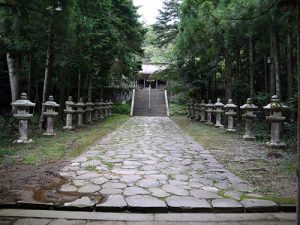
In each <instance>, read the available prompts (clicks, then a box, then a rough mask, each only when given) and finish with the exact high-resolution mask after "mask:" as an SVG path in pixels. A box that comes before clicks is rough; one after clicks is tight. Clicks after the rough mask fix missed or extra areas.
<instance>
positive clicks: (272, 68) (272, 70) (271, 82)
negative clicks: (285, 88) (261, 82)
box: [269, 32, 275, 95]
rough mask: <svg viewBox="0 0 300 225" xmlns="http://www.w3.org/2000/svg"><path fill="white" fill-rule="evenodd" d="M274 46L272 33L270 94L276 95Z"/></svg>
mask: <svg viewBox="0 0 300 225" xmlns="http://www.w3.org/2000/svg"><path fill="white" fill-rule="evenodd" d="M273 49H274V45H273V34H272V32H271V38H270V57H271V59H270V60H271V62H270V89H269V90H270V94H271V95H274V94H275V77H274V62H273V61H274V60H273V59H274V51H273Z"/></svg>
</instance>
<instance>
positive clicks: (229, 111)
mask: <svg viewBox="0 0 300 225" xmlns="http://www.w3.org/2000/svg"><path fill="white" fill-rule="evenodd" d="M224 108H225V110H226V112H225V115H226V116H227V117H228V128H227V131H229V132H235V131H236V130H235V129H234V126H233V124H234V119H233V117H234V116H236V112H235V110H236V108H237V106H236V105H235V104H233V103H232V99H228V103H227V104H226V105H225V106H224Z"/></svg>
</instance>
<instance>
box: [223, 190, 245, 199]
mask: <svg viewBox="0 0 300 225" xmlns="http://www.w3.org/2000/svg"><path fill="white" fill-rule="evenodd" d="M224 195H225V196H227V197H230V198H233V199H235V200H240V199H241V196H242V195H243V193H241V192H239V191H227V192H225V193H224Z"/></svg>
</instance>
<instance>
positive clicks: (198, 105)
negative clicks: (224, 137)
mask: <svg viewBox="0 0 300 225" xmlns="http://www.w3.org/2000/svg"><path fill="white" fill-rule="evenodd" d="M194 109H195V120H197V121H199V120H200V104H199V103H198V101H196V102H195V104H194Z"/></svg>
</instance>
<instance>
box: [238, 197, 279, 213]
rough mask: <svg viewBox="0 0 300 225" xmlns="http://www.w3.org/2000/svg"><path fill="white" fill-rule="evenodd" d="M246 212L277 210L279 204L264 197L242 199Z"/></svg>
mask: <svg viewBox="0 0 300 225" xmlns="http://www.w3.org/2000/svg"><path fill="white" fill-rule="evenodd" d="M241 204H242V205H243V206H244V208H245V210H246V212H277V211H279V206H278V205H277V204H276V203H275V202H272V201H269V200H262V199H245V200H242V201H241Z"/></svg>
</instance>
